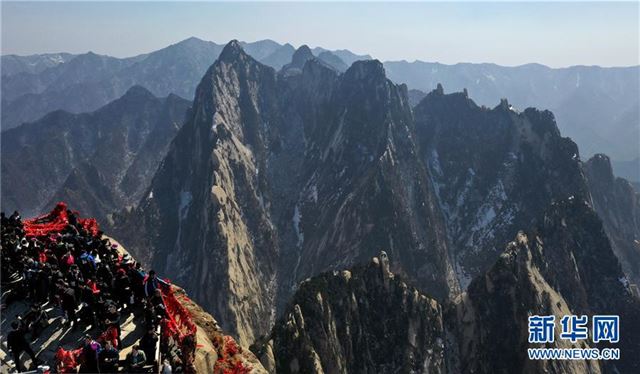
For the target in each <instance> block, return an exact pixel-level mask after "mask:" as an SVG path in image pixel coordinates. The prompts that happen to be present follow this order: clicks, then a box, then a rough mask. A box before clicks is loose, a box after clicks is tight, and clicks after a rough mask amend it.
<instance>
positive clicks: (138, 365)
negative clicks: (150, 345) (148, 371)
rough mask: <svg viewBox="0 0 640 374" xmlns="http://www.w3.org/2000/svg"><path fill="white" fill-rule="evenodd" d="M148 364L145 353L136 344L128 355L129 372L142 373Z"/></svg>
mask: <svg viewBox="0 0 640 374" xmlns="http://www.w3.org/2000/svg"><path fill="white" fill-rule="evenodd" d="M146 362H147V357H146V356H145V354H144V351H142V350H140V346H138V345H137V344H136V345H134V346H133V348H132V349H131V352H129V354H128V355H127V371H128V372H129V373H141V372H143V370H144V365H145V363H146Z"/></svg>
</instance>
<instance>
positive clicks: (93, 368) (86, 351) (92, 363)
mask: <svg viewBox="0 0 640 374" xmlns="http://www.w3.org/2000/svg"><path fill="white" fill-rule="evenodd" d="M101 350H102V346H101V345H100V343H98V342H97V341H95V340H93V339H92V338H91V336H89V335H87V336H85V338H84V345H83V346H82V365H80V372H81V373H99V372H100V369H99V368H98V354H99V353H100V351H101Z"/></svg>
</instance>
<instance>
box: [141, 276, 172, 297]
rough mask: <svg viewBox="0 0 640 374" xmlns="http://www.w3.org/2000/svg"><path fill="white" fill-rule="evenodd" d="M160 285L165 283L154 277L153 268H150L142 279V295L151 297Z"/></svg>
mask: <svg viewBox="0 0 640 374" xmlns="http://www.w3.org/2000/svg"><path fill="white" fill-rule="evenodd" d="M160 285H165V286H166V285H167V283H166V282H165V281H163V280H162V279H159V278H157V277H156V272H155V270H151V271H150V272H149V276H148V277H147V279H146V280H145V281H144V295H145V296H146V297H152V296H153V295H154V293H155V290H157V289H158V287H160Z"/></svg>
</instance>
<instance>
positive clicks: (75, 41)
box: [2, 1, 640, 67]
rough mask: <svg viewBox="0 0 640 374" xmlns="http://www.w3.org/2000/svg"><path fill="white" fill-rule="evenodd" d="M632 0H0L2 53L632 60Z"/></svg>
mask: <svg viewBox="0 0 640 374" xmlns="http://www.w3.org/2000/svg"><path fill="white" fill-rule="evenodd" d="M639 8H640V6H639V3H638V2H635V1H634V2H626V3H594V2H571V3H549V2H546V3H522V2H519V3H515V2H509V3H506V2H499V3H481V2H471V3H469V2H466V3H462V2H460V3H458V2H456V3H451V2H449V3H432V2H430V3H397V2H396V3H362V2H358V3H326V2H324V3H322V2H319V3H308V2H307V3H264V2H262V3H246V2H243V3H238V2H235V3H230V2H227V3H171V2H128V3H119V2H67V3H52V2H35V3H33V2H32V3H26V2H5V1H3V2H2V54H10V53H15V54H22V55H24V54H32V53H42V52H60V51H65V52H72V53H81V52H87V51H89V50H91V51H94V52H96V53H102V54H109V55H113V56H118V57H123V56H131V55H136V54H139V53H145V52H150V51H152V50H156V49H159V48H162V47H165V46H167V45H168V44H171V43H175V42H177V41H179V40H182V39H185V38H187V37H190V36H196V37H199V38H201V39H205V40H211V41H214V42H217V43H226V42H227V41H229V40H230V39H239V40H244V41H255V40H260V39H267V38H268V39H273V40H276V41H278V42H281V43H284V42H290V43H291V44H293V45H294V46H299V45H300V44H304V43H306V44H309V45H310V46H311V47H314V46H322V47H325V48H329V49H341V48H347V49H350V50H352V51H354V52H356V53H363V54H364V53H368V54H370V55H372V56H373V57H375V58H378V59H380V60H402V59H405V60H409V61H412V60H414V59H420V60H425V61H438V62H442V63H456V62H495V63H498V64H502V65H518V64H524V63H529V62H538V63H543V64H545V65H549V66H554V67H559V66H568V65H578V64H580V65H602V66H627V65H638V64H639V54H640V51H639V47H638V45H639V43H640V41H639V37H638V33H639V21H638V18H639Z"/></svg>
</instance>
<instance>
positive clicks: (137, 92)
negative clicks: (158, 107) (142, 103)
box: [121, 85, 155, 100]
mask: <svg viewBox="0 0 640 374" xmlns="http://www.w3.org/2000/svg"><path fill="white" fill-rule="evenodd" d="M154 98H155V96H153V94H152V93H151V92H150V91H149V90H147V89H146V88H145V87H142V86H140V85H135V86H131V87H130V88H129V89H128V90H127V92H125V93H124V95H123V96H122V97H121V99H122V100H131V99H154Z"/></svg>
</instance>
